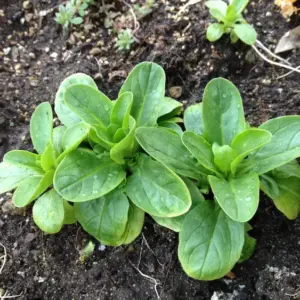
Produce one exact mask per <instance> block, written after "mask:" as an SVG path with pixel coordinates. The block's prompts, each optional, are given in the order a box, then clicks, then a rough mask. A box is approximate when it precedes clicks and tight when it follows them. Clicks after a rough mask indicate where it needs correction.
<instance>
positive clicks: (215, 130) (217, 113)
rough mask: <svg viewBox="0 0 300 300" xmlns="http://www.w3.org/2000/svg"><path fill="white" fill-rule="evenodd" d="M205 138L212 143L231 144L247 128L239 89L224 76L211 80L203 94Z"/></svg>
mask: <svg viewBox="0 0 300 300" xmlns="http://www.w3.org/2000/svg"><path fill="white" fill-rule="evenodd" d="M202 109H203V125H204V138H205V139H206V140H207V141H208V142H209V143H210V144H213V143H214V142H215V143H217V144H219V145H220V146H222V145H230V144H231V141H232V140H233V138H234V137H235V136H236V135H237V134H239V133H240V132H242V131H244V130H245V129H246V122H245V117H244V110H243V104H242V99H241V96H240V93H239V91H238V89H237V88H236V87H235V86H234V85H233V84H232V83H231V82H230V81H228V80H226V79H224V78H216V79H213V80H211V81H210V82H209V83H208V85H207V86H206V88H205V90H204V95H203V108H202Z"/></svg>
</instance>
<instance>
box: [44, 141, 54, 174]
mask: <svg viewBox="0 0 300 300" xmlns="http://www.w3.org/2000/svg"><path fill="white" fill-rule="evenodd" d="M41 166H42V168H43V170H44V171H45V172H47V171H49V170H55V168H56V166H57V164H56V153H55V150H54V147H53V144H52V141H50V142H49V143H48V144H47V147H46V149H45V151H44V152H43V154H42V155H41Z"/></svg>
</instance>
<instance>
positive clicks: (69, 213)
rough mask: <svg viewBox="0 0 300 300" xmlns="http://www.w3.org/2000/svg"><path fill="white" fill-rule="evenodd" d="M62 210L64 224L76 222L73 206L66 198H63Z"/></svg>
mask: <svg viewBox="0 0 300 300" xmlns="http://www.w3.org/2000/svg"><path fill="white" fill-rule="evenodd" d="M64 212H65V214H64V224H74V223H76V218H75V209H74V206H73V205H71V204H70V203H69V202H68V201H66V200H64Z"/></svg>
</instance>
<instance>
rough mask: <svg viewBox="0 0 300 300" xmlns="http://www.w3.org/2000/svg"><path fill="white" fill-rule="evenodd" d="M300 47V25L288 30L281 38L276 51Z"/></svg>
mask: <svg viewBox="0 0 300 300" xmlns="http://www.w3.org/2000/svg"><path fill="white" fill-rule="evenodd" d="M296 48H300V26H298V27H296V28H294V29H292V30H290V31H288V32H287V33H285V34H284V36H283V37H282V38H281V39H280V40H279V42H278V44H277V46H276V49H275V53H281V52H285V51H289V50H293V49H296Z"/></svg>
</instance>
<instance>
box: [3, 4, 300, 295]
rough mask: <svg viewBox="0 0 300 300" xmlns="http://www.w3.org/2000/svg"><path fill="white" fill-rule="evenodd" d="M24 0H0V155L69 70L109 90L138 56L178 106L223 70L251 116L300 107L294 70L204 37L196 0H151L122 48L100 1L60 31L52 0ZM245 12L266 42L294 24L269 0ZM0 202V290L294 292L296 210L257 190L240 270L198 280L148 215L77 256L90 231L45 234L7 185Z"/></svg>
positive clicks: (20, 141)
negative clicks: (156, 69) (117, 237)
mask: <svg viewBox="0 0 300 300" xmlns="http://www.w3.org/2000/svg"><path fill="white" fill-rule="evenodd" d="M24 2H26V1H24ZM24 2H23V1H19V0H11V1H6V0H0V10H2V12H3V13H2V12H1V11H0V12H1V13H0V157H1V158H2V156H3V154H4V153H5V152H6V151H8V150H10V149H28V148H30V136H29V119H30V115H31V113H32V111H33V110H34V108H35V106H36V105H37V104H38V103H40V102H43V101H50V102H51V103H52V104H53V101H54V97H55V92H56V90H57V88H58V86H59V84H60V82H61V81H62V80H63V79H64V78H65V77H66V76H68V75H70V74H72V73H76V72H84V73H87V74H89V75H91V76H92V77H93V78H94V79H95V80H96V82H97V84H98V87H99V89H100V90H102V91H103V92H104V93H106V94H107V95H108V96H109V97H111V98H112V99H113V98H115V97H116V95H117V92H118V90H119V88H120V86H121V85H122V83H123V81H124V78H125V77H126V76H127V73H128V72H129V71H130V70H131V68H132V67H133V66H134V65H135V64H136V63H138V62H141V61H145V60H149V61H155V62H157V63H159V64H160V65H162V66H163V67H164V69H165V71H166V75H167V88H168V89H169V88H171V87H173V86H180V87H182V95H181V96H180V97H179V100H180V101H181V102H183V103H184V104H185V105H189V104H192V103H195V102H197V101H199V100H200V99H201V96H202V93H203V89H204V87H205V85H206V84H207V82H208V81H209V80H210V79H212V78H214V77H218V76H222V77H225V78H228V79H230V80H231V81H233V83H234V84H235V85H237V87H238V88H239V90H240V91H241V94H242V97H243V100H244V107H245V113H246V117H247V119H248V121H249V122H250V123H251V124H255V125H257V124H260V123H261V122H264V121H266V120H267V119H269V118H273V117H276V116H281V115H286V114H300V87H299V78H300V77H299V74H295V73H294V74H291V75H289V76H287V77H284V78H282V79H277V78H278V77H279V76H280V75H283V74H284V73H285V71H284V70H282V69H278V68H274V67H273V66H271V65H268V64H266V63H265V62H263V61H261V60H260V59H258V58H257V57H255V56H254V55H253V53H252V51H251V48H249V47H246V46H244V45H242V44H240V43H238V44H235V45H231V44H230V42H229V39H228V38H227V37H224V38H223V39H222V40H221V41H219V42H217V43H214V44H211V43H209V42H208V41H207V40H206V38H205V28H206V26H207V25H208V23H209V22H210V19H209V16H208V12H207V10H206V9H205V8H204V4H203V2H200V3H198V4H196V5H194V6H191V7H190V8H189V10H188V11H187V12H186V13H184V14H183V15H182V16H181V18H179V20H175V19H174V16H175V15H176V13H177V12H178V11H179V9H180V7H181V6H182V5H183V2H181V1H179V0H178V1H177V0H172V1H171V0H170V1H166V0H162V1H157V4H156V6H155V7H154V9H153V12H152V13H151V14H149V15H147V16H145V17H144V18H143V19H141V20H140V25H141V27H140V29H139V31H138V33H137V36H138V39H139V43H135V44H134V45H133V46H132V49H131V51H129V52H117V51H116V49H115V48H114V37H115V36H114V35H113V34H109V32H108V30H107V29H106V28H105V27H104V19H105V17H106V16H105V11H103V10H101V5H100V4H99V5H96V6H95V7H93V8H92V10H91V13H90V14H89V17H88V18H87V20H86V21H85V24H83V25H81V26H79V27H77V28H73V29H72V30H71V34H70V37H69V39H68V41H66V39H65V38H64V37H63V35H62V30H61V27H60V26H59V25H57V24H56V23H55V21H54V12H53V11H49V10H51V8H54V7H56V5H58V4H59V1H55V0H41V1H36V0H31V1H30V2H29V4H28V3H26V4H25V5H24ZM98 2H99V3H100V2H101V1H98ZM106 2H109V1H106ZM111 3H113V2H109V4H111ZM114 3H115V9H114V10H115V11H116V12H120V14H121V15H122V14H128V7H127V6H126V5H124V4H123V2H117V1H115V2H114ZM245 17H246V19H247V20H248V21H249V22H250V23H251V24H253V25H254V26H255V27H256V29H257V31H258V37H259V39H260V41H262V42H263V43H264V44H265V45H266V46H268V47H270V48H271V49H273V48H274V46H275V45H276V43H277V41H278V39H279V38H280V37H281V36H282V35H283V34H284V33H285V32H286V31H288V30H289V29H291V28H293V27H295V26H296V24H299V18H293V19H292V20H291V21H290V22H287V21H286V20H285V19H283V17H282V16H281V15H280V13H279V12H278V11H277V8H276V7H275V6H274V4H273V1H270V0H268V1H266V0H264V1H262V0H261V1H251V2H250V4H249V7H248V11H247V13H246V15H245ZM90 24H92V26H91V25H90ZM299 54H300V51H299V50H297V51H293V52H288V53H285V54H284V56H285V58H288V59H290V61H291V62H292V63H293V64H294V65H300V56H299ZM167 93H168V91H167ZM0 206H1V209H0V242H1V243H2V244H3V245H5V247H6V250H7V261H6V264H5V265H4V268H3V270H2V273H1V274H0V295H1V293H2V295H3V294H4V293H5V292H6V293H7V295H20V296H19V298H17V299H31V300H33V299H35V300H38V299H43V300H44V299H45V300H46V299H60V300H69V299H70V300H71V299H76V300H79V299H101V300H102V299H103V300H107V299H116V300H121V299H122V300H123V299H124V300H125V299H137V300H140V299H143V300H144V299H147V300H148V299H149V300H150V299H157V294H156V291H155V288H156V289H157V292H158V294H159V296H160V299H165V300H180V299H204V300H206V299H211V297H212V296H213V295H214V297H217V298H213V299H214V300H216V299H225V300H227V299H241V300H243V299H245V300H246V299H253V300H254V299H255V300H257V299H258V300H260V299H261V300H269V299H272V300H273V299H274V300H282V299H293V296H291V295H295V294H296V293H297V292H298V291H299V290H300V220H299V218H298V219H297V220H296V221H293V222H291V221H287V220H286V219H285V218H284V217H283V216H282V215H281V214H280V213H279V212H277V211H276V209H275V208H274V206H273V204H272V203H271V201H270V200H268V199H267V198H265V197H264V196H263V195H262V197H261V204H260V207H259V210H258V212H257V214H256V216H255V218H254V219H253V220H252V221H251V224H252V225H253V228H254V229H253V231H252V235H253V236H254V237H255V238H256V239H257V248H256V251H255V253H254V255H253V256H252V257H251V259H250V260H249V261H247V262H245V263H243V264H241V265H237V266H236V267H235V268H234V270H233V272H234V273H235V274H236V279H233V280H232V279H228V278H224V279H220V280H216V281H213V282H199V281H195V280H192V279H189V278H188V277H187V276H186V275H185V274H184V272H183V271H182V269H181V267H180V263H179V262H178V259H177V253H176V252H177V243H178V241H177V234H175V233H173V232H171V231H169V230H167V229H164V228H162V227H159V226H158V225H156V224H155V223H154V222H153V221H152V219H151V218H150V217H148V218H146V222H145V226H144V228H143V236H141V237H140V238H138V239H137V240H136V241H135V242H134V243H133V244H132V245H129V246H127V247H118V248H110V247H106V248H105V249H104V250H103V249H102V248H101V247H100V248H99V247H98V246H99V245H98V244H97V249H96V251H95V253H94V254H93V256H92V257H91V258H90V259H89V260H87V261H86V262H85V263H82V262H80V260H79V257H80V254H79V250H80V249H82V247H83V246H84V245H85V244H86V243H87V241H88V240H89V239H90V237H89V236H88V235H87V234H86V233H85V232H83V230H82V229H80V227H79V225H72V226H65V227H64V229H63V230H62V232H61V233H59V234H57V235H53V236H52V235H43V234H42V233H41V232H40V231H39V230H38V229H37V228H36V226H35V225H34V224H33V222H32V218H31V209H30V208H29V209H28V210H26V211H24V210H21V211H20V210H16V209H13V208H12V205H11V195H10V194H9V193H8V194H6V195H2V198H0ZM1 251H2V249H0V256H1V255H2V254H1V253H2V252H1ZM136 266H137V267H138V269H139V270H140V272H142V273H139V272H138V271H137V269H136V268H135V267H136ZM0 268H1V266H0ZM143 274H144V275H143ZM145 275H147V276H150V277H152V278H153V279H149V277H147V276H145Z"/></svg>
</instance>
